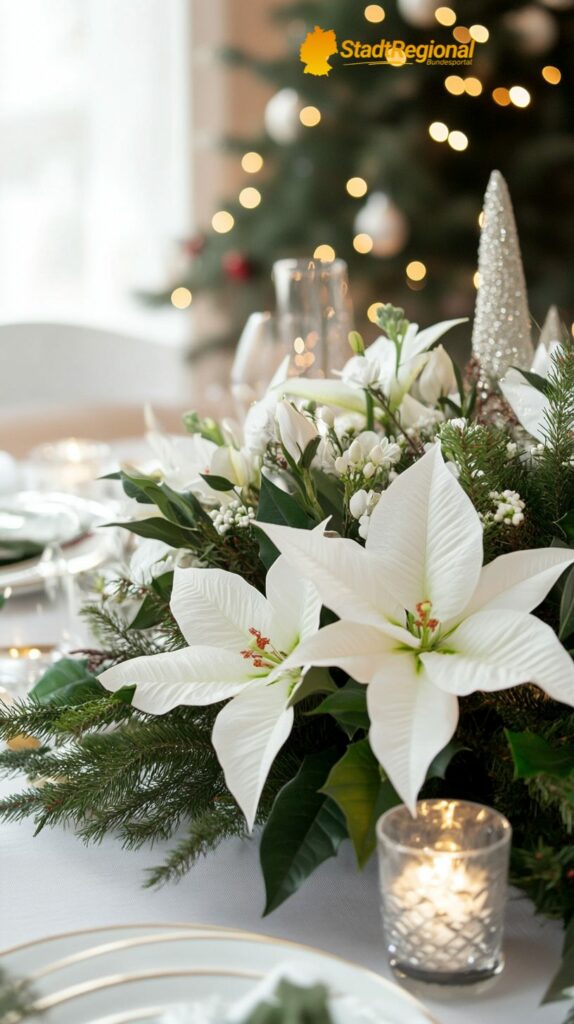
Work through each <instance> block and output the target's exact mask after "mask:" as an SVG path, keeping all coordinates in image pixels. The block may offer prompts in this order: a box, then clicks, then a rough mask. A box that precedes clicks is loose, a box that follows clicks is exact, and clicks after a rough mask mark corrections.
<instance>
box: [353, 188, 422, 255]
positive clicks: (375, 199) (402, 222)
mask: <svg viewBox="0 0 574 1024" xmlns="http://www.w3.org/2000/svg"><path fill="white" fill-rule="evenodd" d="M355 231H356V232H357V233H358V234H362V233H363V232H364V233H365V234H367V235H369V236H370V237H371V238H372V240H373V248H372V250H371V251H372V253H373V256H396V254H397V253H398V252H400V251H401V249H404V246H405V243H406V241H407V238H408V235H409V226H408V223H407V220H406V217H405V216H404V214H403V213H401V211H400V210H399V208H398V206H395V204H394V203H393V201H392V199H389V197H388V196H387V195H385V193H384V192H373V193H371V195H370V196H369V198H368V199H367V202H366V203H365V205H364V206H363V207H362V208H361V209H360V210H359V212H358V214H357V216H356V217H355Z"/></svg>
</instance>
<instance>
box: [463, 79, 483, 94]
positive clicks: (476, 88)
mask: <svg viewBox="0 0 574 1024" xmlns="http://www.w3.org/2000/svg"><path fill="white" fill-rule="evenodd" d="M464 89H465V92H467V93H468V95H469V96H480V94H481V92H482V82H481V81H480V78H473V77H472V76H471V77H470V78H465V80H464Z"/></svg>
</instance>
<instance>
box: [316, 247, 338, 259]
mask: <svg viewBox="0 0 574 1024" xmlns="http://www.w3.org/2000/svg"><path fill="white" fill-rule="evenodd" d="M313 259H314V260H321V262H322V263H331V262H332V261H333V260H334V259H335V250H334V249H333V246H332V245H318V246H317V248H316V249H315V252H314V253H313Z"/></svg>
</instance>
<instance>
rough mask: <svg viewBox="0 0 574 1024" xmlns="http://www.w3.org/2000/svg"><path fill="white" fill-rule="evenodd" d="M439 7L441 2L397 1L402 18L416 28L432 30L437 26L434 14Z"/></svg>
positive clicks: (428, 0)
mask: <svg viewBox="0 0 574 1024" xmlns="http://www.w3.org/2000/svg"><path fill="white" fill-rule="evenodd" d="M439 6H440V5H439V0H397V7H398V9H399V14H400V15H401V17H402V18H404V20H405V21H408V23H409V25H415V26H416V28H430V27H431V25H435V24H436V21H435V16H434V12H435V11H436V9H437V7H439Z"/></svg>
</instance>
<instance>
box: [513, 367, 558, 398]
mask: <svg viewBox="0 0 574 1024" xmlns="http://www.w3.org/2000/svg"><path fill="white" fill-rule="evenodd" d="M512 369H513V370H518V372H519V373H520V374H521V375H522V376H523V377H524V379H525V380H527V381H528V383H529V384H531V385H532V387H533V388H536V390H537V391H541V392H542V394H543V395H547V394H548V390H549V386H550V385H549V383H548V381H547V380H546V378H545V377H541V376H540V375H539V374H538V373H533V372H532V370H522V369H521V368H520V367H519V366H513V367H512Z"/></svg>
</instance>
